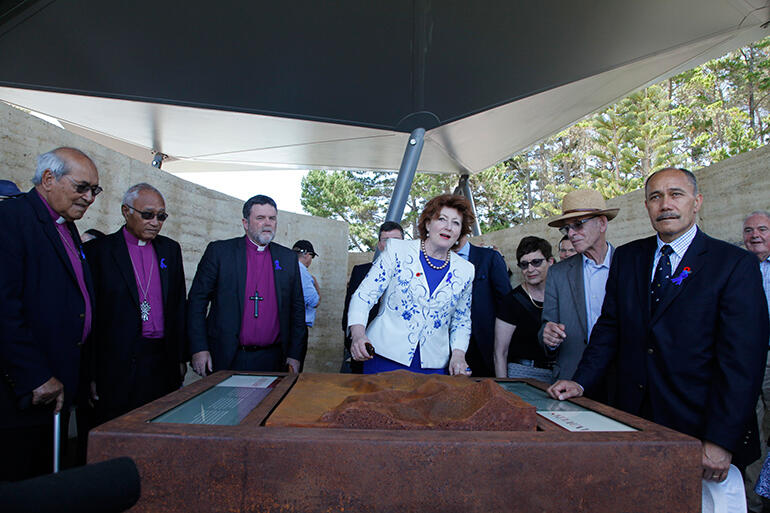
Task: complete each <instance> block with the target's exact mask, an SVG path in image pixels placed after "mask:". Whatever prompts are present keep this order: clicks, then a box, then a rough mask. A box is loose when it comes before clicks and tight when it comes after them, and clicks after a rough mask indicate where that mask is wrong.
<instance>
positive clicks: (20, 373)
mask: <svg viewBox="0 0 770 513" xmlns="http://www.w3.org/2000/svg"><path fill="white" fill-rule="evenodd" d="M68 227H69V229H70V232H71V233H72V237H73V239H74V241H75V243H76V244H77V246H78V249H79V250H81V242H80V236H79V235H78V232H77V229H76V228H75V225H74V224H72V223H69V225H68ZM83 272H84V277H85V282H86V287H87V289H88V292H89V295H90V296H91V297H93V289H92V286H91V274H90V272H89V269H88V265H87V264H86V263H85V262H83ZM91 304H92V305H93V301H91ZM0 306H1V307H0V427H18V426H25V425H39V424H44V423H46V422H50V418H51V411H52V407H51V406H50V405H49V406H30V407H29V408H27V409H25V410H23V411H22V410H20V409H19V408H18V405H19V404H20V403H24V402H29V399H30V398H31V393H32V390H34V389H35V388H37V387H38V386H40V385H42V384H43V383H45V382H46V381H48V379H50V378H51V377H56V378H57V379H58V380H59V381H61V382H62V383H63V384H64V397H65V406H68V405H69V404H71V403H72V401H73V399H74V396H75V393H76V390H77V385H78V375H79V369H80V357H81V355H80V352H81V348H80V342H81V338H82V334H83V322H84V319H85V300H84V299H83V295H82V294H81V292H80V288H79V287H78V284H77V280H76V278H75V271H74V270H73V269H72V264H71V263H70V260H69V257H68V256H67V253H66V251H65V248H64V244H63V243H62V241H61V237H59V233H58V232H57V230H56V226H55V223H54V221H53V220H52V219H51V216H50V214H49V213H48V210H47V209H46V207H45V205H44V203H43V201H42V200H41V199H40V197H39V196H38V194H37V192H36V191H35V190H34V189H33V190H31V191H29V192H28V193H27V194H25V195H23V196H21V197H19V198H17V199H12V200H6V201H3V202H0Z"/></svg>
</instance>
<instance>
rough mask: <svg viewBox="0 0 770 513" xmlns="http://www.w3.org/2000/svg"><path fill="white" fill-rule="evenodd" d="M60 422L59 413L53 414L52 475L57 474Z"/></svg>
mask: <svg viewBox="0 0 770 513" xmlns="http://www.w3.org/2000/svg"><path fill="white" fill-rule="evenodd" d="M60 422H61V413H60V412H56V413H54V414H53V473H54V474H56V473H57V472H59V452H60V445H61V444H60V442H61V434H60V433H59V426H60Z"/></svg>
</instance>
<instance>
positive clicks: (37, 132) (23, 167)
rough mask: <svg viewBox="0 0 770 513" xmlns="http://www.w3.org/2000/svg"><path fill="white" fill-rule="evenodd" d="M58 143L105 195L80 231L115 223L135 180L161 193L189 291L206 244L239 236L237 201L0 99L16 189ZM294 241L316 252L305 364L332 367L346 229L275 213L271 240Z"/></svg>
mask: <svg viewBox="0 0 770 513" xmlns="http://www.w3.org/2000/svg"><path fill="white" fill-rule="evenodd" d="M58 146H74V147H76V148H79V149H81V150H82V151H84V152H85V153H86V154H87V155H89V156H90V157H91V158H92V159H93V160H94V162H95V163H96V166H97V168H98V169H99V184H100V185H101V186H102V187H103V188H104V192H103V193H102V194H101V195H100V196H99V197H98V198H97V200H96V201H95V202H94V204H93V205H92V206H91V207H90V208H89V210H88V212H87V213H86V215H85V216H84V217H83V219H82V220H80V221H78V223H77V225H78V229H79V230H80V231H81V233H82V232H83V231H85V230H86V229H88V228H97V229H99V230H102V231H104V232H106V233H111V232H114V231H115V230H117V229H118V228H119V227H120V226H122V224H123V217H122V216H121V215H120V204H121V199H122V196H123V193H124V192H125V191H126V189H128V187H130V186H131V185H133V184H135V183H138V182H148V183H150V184H152V185H154V186H155V187H157V188H158V189H159V190H160V191H161V192H162V193H163V195H164V196H165V200H166V209H167V210H168V213H169V218H168V220H167V221H166V222H165V224H164V226H163V232H162V233H163V235H166V236H168V237H171V238H173V239H175V240H177V241H178V242H179V243H180V245H181V246H182V253H183V256H184V267H185V276H186V278H187V283H188V288H189V285H190V283H191V281H192V278H193V276H194V275H195V269H196V267H197V265H198V261H199V260H200V257H201V255H202V254H203V251H204V250H205V248H206V244H207V243H208V242H210V241H212V240H218V239H225V238H230V237H237V236H241V235H243V226H242V224H241V218H242V214H241V208H242V206H243V201H241V200H239V199H236V198H233V197H230V196H226V195H224V194H220V193H218V192H214V191H212V190H209V189H206V188H204V187H200V186H198V185H195V184H192V183H190V182H187V181H185V180H182V179H180V178H177V177H175V176H173V175H170V174H168V173H165V172H163V171H160V170H158V169H155V168H153V167H152V166H149V165H148V164H144V163H142V162H138V161H136V160H133V159H130V158H128V157H126V156H124V155H122V154H120V153H117V152H115V151H112V150H110V149H107V148H105V147H103V146H100V145H98V144H96V143H94V142H92V141H90V140H88V139H85V138H83V137H80V136H78V135H75V134H72V133H69V132H67V131H65V130H62V129H60V128H58V127H56V126H54V125H51V124H49V123H47V122H45V121H42V120H40V119H38V118H35V117H33V116H30V115H28V114H26V113H25V112H23V111H20V110H18V109H15V108H13V107H9V106H8V105H6V104H3V103H0V178H3V179H9V180H13V181H14V182H16V184H17V185H19V188H20V189H22V190H28V189H29V188H30V187H31V186H32V185H31V182H30V180H31V178H32V175H33V174H34V170H35V162H36V158H37V155H38V154H40V153H43V152H46V151H49V150H51V149H53V148H55V147H58ZM259 192H260V191H258V190H255V191H253V193H254V194H258V193H259ZM278 206H279V207H280V205H278ZM298 239H307V240H310V241H311V242H312V243H313V246H314V247H315V249H316V251H317V252H318V254H319V255H320V257H318V258H316V259H315V260H314V261H313V264H312V266H311V268H310V271H311V273H313V274H314V275H315V276H316V278H317V280H318V282H319V285H320V288H321V296H322V300H321V304H320V308H319V310H318V312H317V317H316V319H317V324H316V326H315V327H314V328H313V329H312V330H311V332H310V340H309V345H310V349H309V351H308V358H307V363H306V367H305V368H306V369H307V370H309V371H318V372H336V371H338V370H339V364H340V360H341V355H342V349H341V347H342V346H341V331H340V319H341V312H342V303H343V300H344V291H345V284H346V283H347V274H346V269H347V260H348V255H347V251H346V250H345V248H347V244H348V227H347V224H346V223H344V222H341V221H333V220H329V219H322V218H317V217H311V216H306V215H300V214H293V213H290V212H283V211H279V215H278V231H277V234H276V242H278V243H280V244H283V245H286V246H291V245H292V244H293V243H294V242H295V241H296V240H298Z"/></svg>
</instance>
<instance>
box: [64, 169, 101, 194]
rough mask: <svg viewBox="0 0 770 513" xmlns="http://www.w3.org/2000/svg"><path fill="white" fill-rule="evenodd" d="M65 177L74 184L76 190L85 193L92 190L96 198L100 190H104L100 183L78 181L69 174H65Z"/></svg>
mask: <svg viewBox="0 0 770 513" xmlns="http://www.w3.org/2000/svg"><path fill="white" fill-rule="evenodd" d="M64 178H66V179H67V180H69V181H70V182H71V183H72V186H73V187H74V188H75V192H77V193H78V194H85V193H86V191H91V194H93V196H94V198H95V197H97V196H98V195H99V193H100V192H102V191H103V190H104V189H102V188H101V187H99V186H98V185H91V184H90V183H77V182H76V181H75V180H73V179H72V178H70V177H69V176H67V175H64Z"/></svg>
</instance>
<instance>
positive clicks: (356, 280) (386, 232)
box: [340, 221, 404, 374]
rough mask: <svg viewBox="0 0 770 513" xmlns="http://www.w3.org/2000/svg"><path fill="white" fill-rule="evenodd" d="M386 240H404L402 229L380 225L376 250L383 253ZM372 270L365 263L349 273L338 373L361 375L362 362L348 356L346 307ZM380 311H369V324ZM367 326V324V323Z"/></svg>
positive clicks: (396, 224)
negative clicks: (341, 351) (341, 352)
mask: <svg viewBox="0 0 770 513" xmlns="http://www.w3.org/2000/svg"><path fill="white" fill-rule="evenodd" d="M388 239H401V240H403V239H404V229H403V228H402V227H401V225H400V224H398V223H396V222H394V221H385V222H384V223H382V224H381V225H380V229H379V232H378V235H377V250H378V251H384V250H385V243H386V242H387V241H388ZM371 268H372V263H371V262H367V263H365V264H359V265H356V266H354V267H353V270H352V271H351V272H350V279H349V280H348V287H347V291H346V292H345V309H344V310H343V312H342V331H343V333H344V337H345V340H344V346H345V347H344V353H343V359H342V367H341V368H340V372H342V373H353V374H361V373H363V368H364V365H363V362H357V361H356V360H354V359H353V358H352V357H351V355H350V335H349V334H348V333H347V329H348V307H349V306H350V298H351V297H353V293H354V292H355V291H356V289H357V288H358V286H359V285H361V282H362V281H364V277H366V274H367V273H368V272H369V269H371ZM379 311H380V305H379V304H377V305H376V306H374V307H373V308H372V309H371V310H370V311H369V322H372V320H373V319H374V318H375V317H377V312H379ZM367 325H368V323H367Z"/></svg>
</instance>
